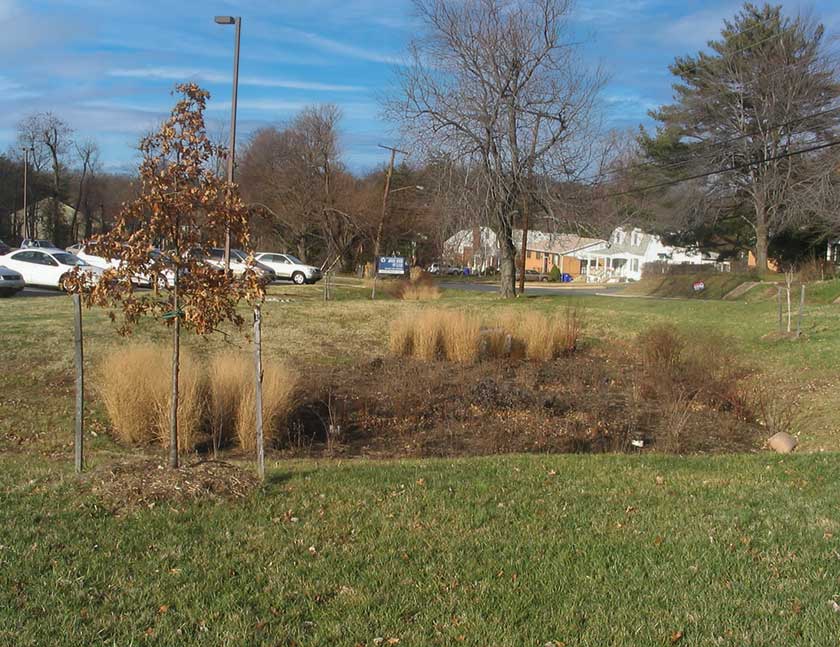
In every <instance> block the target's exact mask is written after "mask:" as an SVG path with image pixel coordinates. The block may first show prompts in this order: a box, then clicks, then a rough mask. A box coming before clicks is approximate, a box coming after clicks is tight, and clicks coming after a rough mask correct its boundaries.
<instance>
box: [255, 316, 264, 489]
mask: <svg viewBox="0 0 840 647" xmlns="http://www.w3.org/2000/svg"><path fill="white" fill-rule="evenodd" d="M254 365H255V368H256V375H255V378H256V379H255V381H254V396H255V397H254V401H255V406H256V412H255V413H256V421H257V429H256V436H257V473H258V474H259V476H260V478H261V479H265V439H264V437H263V408H262V381H263V370H262V312H261V311H260V306H255V307H254Z"/></svg>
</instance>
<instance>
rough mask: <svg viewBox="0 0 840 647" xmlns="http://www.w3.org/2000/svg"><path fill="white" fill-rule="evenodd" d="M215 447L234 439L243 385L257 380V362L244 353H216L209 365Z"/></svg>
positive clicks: (211, 417) (209, 389)
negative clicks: (255, 376) (255, 366)
mask: <svg viewBox="0 0 840 647" xmlns="http://www.w3.org/2000/svg"><path fill="white" fill-rule="evenodd" d="M207 377H208V396H209V407H208V408H209V413H210V431H211V434H212V438H213V448H214V449H218V448H219V447H225V446H227V445H229V444H230V443H231V442H233V439H234V437H235V431H236V418H237V416H238V414H239V404H240V401H241V399H242V390H243V386H244V385H246V384H248V383H249V381H253V380H254V362H253V360H252V359H251V358H250V357H248V356H247V355H246V354H244V353H235V352H227V353H220V354H218V355H215V356H214V357H213V358H212V359H211V360H210V363H209V366H208V368H207Z"/></svg>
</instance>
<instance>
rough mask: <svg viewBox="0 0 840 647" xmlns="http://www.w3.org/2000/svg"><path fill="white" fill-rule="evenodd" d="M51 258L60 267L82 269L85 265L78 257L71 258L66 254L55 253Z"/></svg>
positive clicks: (70, 255) (71, 255)
mask: <svg viewBox="0 0 840 647" xmlns="http://www.w3.org/2000/svg"><path fill="white" fill-rule="evenodd" d="M52 257H53V258H54V259H55V260H57V261H58V262H59V263H61V264H62V265H70V266H74V267H75V266H77V265H78V266H81V267H84V266H86V265H87V263H85V262H84V261H83V260H82V259H81V258H79V257H78V256H73V254H69V253H67V252H57V253H55V254H53V255H52Z"/></svg>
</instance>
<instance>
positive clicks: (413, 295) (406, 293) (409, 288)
mask: <svg viewBox="0 0 840 647" xmlns="http://www.w3.org/2000/svg"><path fill="white" fill-rule="evenodd" d="M398 295H399V298H400V299H402V300H403V301H434V300H437V299H440V298H441V296H443V294H442V292H441V291H440V288H439V287H438V286H436V285H434V284H431V283H403V285H401V286H400V289H399V291H398Z"/></svg>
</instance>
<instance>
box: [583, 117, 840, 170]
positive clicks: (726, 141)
mask: <svg viewBox="0 0 840 647" xmlns="http://www.w3.org/2000/svg"><path fill="white" fill-rule="evenodd" d="M838 111H840V106H837V107H835V108H829V109H827V110H820V111H819V112H814V113H811V114H809V115H804V116H802V117H797V118H796V119H790V120H788V121H785V122H781V123H776V124H770V125H767V126H764V130H765V131H767V130H776V129H778V128H784V127H785V126H791V125H793V124H798V123H802V122H803V121H807V120H808V119H813V118H815V117H821V116H823V115H827V114H831V113H833V112H838ZM807 132H808V131H807V130H801V131H791V132H790V133H788V134H789V135H802V134H805V133H807ZM760 134H762V131H760V130H753V131H750V132H748V133H743V134H741V135H736V136H734V137H730V138H729V139H723V140H719V141H713V142H709V143H708V144H705V146H706V147H707V149H708V148H718V147H721V146H725V145H727V144H731V143H733V142H737V141H740V140H742V139H746V138H747V137H754V136H756V135H760ZM717 154H718V153H712V152H708V150H707V152H704V153H703V154H702V155H694V156H689V157H686V158H684V159H682V160H677V161H674V162H669V163H667V164H657V163H656V162H643V163H640V164H631V165H629V166H623V167H621V168H617V169H612V170H607V171H604V172H603V173H600V174H599V175H597V176H595V178H594V179H595V180H598V179H601V178H604V177H607V176H609V175H615V174H617V173H623V172H627V171H632V170H635V169H640V168H651V169H654V170H662V169H668V168H673V167H678V166H683V165H687V164H691V163H693V162H697V161H699V160H704V159H708V158H711V157H714V156H715V155H717Z"/></svg>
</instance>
